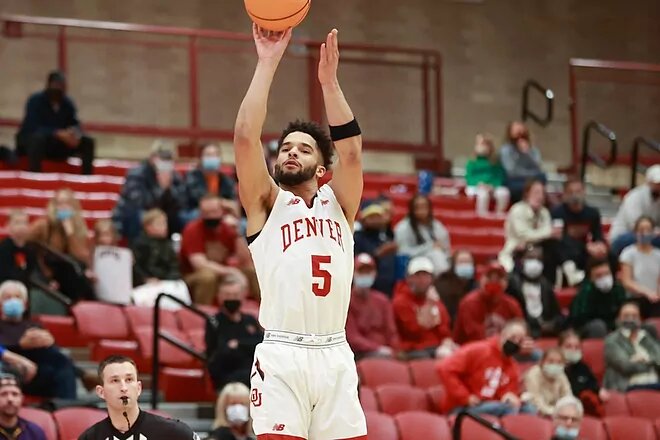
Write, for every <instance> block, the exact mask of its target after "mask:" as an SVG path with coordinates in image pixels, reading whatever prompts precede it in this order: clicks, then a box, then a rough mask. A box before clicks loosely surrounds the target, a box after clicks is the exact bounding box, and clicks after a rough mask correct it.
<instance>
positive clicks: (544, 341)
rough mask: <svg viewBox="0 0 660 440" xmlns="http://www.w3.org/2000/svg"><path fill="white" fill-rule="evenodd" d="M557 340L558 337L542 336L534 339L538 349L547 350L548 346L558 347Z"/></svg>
mask: <svg viewBox="0 0 660 440" xmlns="http://www.w3.org/2000/svg"><path fill="white" fill-rule="evenodd" d="M557 342H558V341H557V338H541V339H537V340H536V341H534V344H535V345H536V347H537V348H538V349H540V350H543V351H546V350H547V349H548V348H553V347H556V346H557Z"/></svg>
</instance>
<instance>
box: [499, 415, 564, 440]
mask: <svg viewBox="0 0 660 440" xmlns="http://www.w3.org/2000/svg"><path fill="white" fill-rule="evenodd" d="M502 427H503V428H504V429H505V430H506V431H507V432H509V433H511V434H513V435H514V436H516V437H518V438H519V439H520V440H538V439H543V438H550V437H552V423H551V422H550V421H549V420H547V419H542V418H540V417H536V416H531V415H527V414H518V415H512V416H506V417H504V418H503V419H502Z"/></svg>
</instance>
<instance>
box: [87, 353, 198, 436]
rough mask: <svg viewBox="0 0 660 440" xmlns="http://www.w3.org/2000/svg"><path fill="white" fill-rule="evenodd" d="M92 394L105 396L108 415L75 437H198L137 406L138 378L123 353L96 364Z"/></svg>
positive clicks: (140, 391)
mask: <svg viewBox="0 0 660 440" xmlns="http://www.w3.org/2000/svg"><path fill="white" fill-rule="evenodd" d="M98 372H99V383H100V385H97V386H96V394H97V395H98V396H99V397H100V398H101V399H103V400H105V403H106V405H107V406H108V417H106V418H105V419H103V420H101V421H100V422H98V423H97V424H95V425H94V426H92V427H91V428H89V429H88V430H87V431H85V432H84V433H83V434H82V435H81V436H80V437H78V440H199V436H197V434H195V433H194V432H193V431H192V430H191V429H190V428H189V427H187V426H186V425H185V424H183V423H181V422H179V421H178V420H172V419H166V418H164V417H160V416H157V415H154V414H149V413H146V412H144V411H142V410H140V407H139V406H138V397H140V394H141V393H142V382H140V381H139V380H138V378H137V367H136V366H135V362H134V361H133V360H132V359H131V358H128V357H125V356H110V357H108V358H107V359H105V360H104V361H103V362H101V364H100V365H99V370H98Z"/></svg>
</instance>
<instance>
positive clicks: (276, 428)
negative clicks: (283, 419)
mask: <svg viewBox="0 0 660 440" xmlns="http://www.w3.org/2000/svg"><path fill="white" fill-rule="evenodd" d="M273 431H277V432H282V431H284V425H283V424H282V423H275V425H273Z"/></svg>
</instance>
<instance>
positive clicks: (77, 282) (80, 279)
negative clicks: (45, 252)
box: [46, 258, 95, 302]
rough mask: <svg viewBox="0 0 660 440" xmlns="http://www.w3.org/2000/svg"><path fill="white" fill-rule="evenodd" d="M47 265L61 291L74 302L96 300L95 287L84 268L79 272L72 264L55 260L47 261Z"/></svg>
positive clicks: (49, 259)
mask: <svg viewBox="0 0 660 440" xmlns="http://www.w3.org/2000/svg"><path fill="white" fill-rule="evenodd" d="M46 264H47V265H48V267H49V268H50V270H51V271H52V272H53V279H54V280H55V281H57V283H58V284H59V285H60V289H59V290H60V291H61V292H62V293H63V294H64V295H66V296H68V297H69V298H71V300H72V301H73V302H76V301H80V300H82V299H86V300H94V299H95V294H94V287H93V285H92V282H91V281H90V280H89V279H88V278H87V277H86V276H85V274H84V270H85V268H84V266H82V265H81V269H80V271H77V270H76V269H75V268H74V267H73V266H72V265H71V264H70V263H68V262H66V261H60V260H57V259H55V258H48V259H46Z"/></svg>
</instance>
